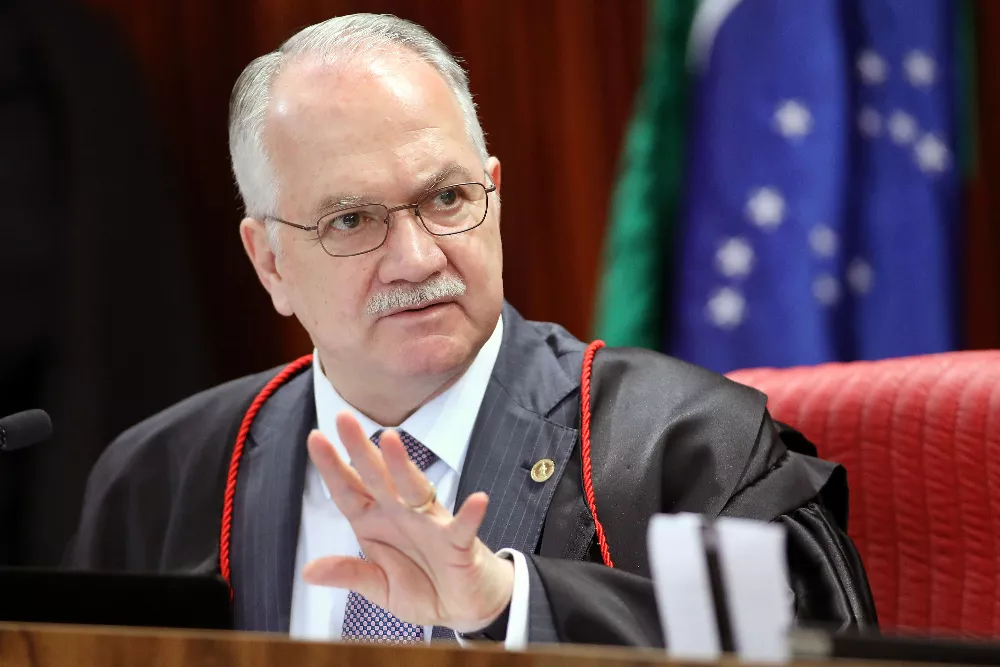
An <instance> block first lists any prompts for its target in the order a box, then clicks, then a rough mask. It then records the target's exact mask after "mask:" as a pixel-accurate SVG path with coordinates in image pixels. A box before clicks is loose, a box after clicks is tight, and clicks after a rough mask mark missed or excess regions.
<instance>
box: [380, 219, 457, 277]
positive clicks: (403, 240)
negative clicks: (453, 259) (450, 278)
mask: <svg viewBox="0 0 1000 667" xmlns="http://www.w3.org/2000/svg"><path fill="white" fill-rule="evenodd" d="M387 222H388V225H389V230H388V234H389V235H388V237H387V238H386V240H385V245H386V253H385V255H384V256H383V257H382V261H381V262H380V263H379V272H378V273H379V280H380V281H381V282H382V283H384V284H389V283H392V282H395V281H397V280H405V281H406V282H410V283H420V282H423V281H425V280H427V279H428V278H430V277H431V276H433V275H434V274H435V273H438V272H440V271H442V270H444V268H445V266H446V265H447V263H448V260H447V258H446V257H445V254H444V252H443V251H442V250H441V248H440V247H439V246H438V243H437V237H436V236H434V235H433V234H431V233H430V232H428V231H427V230H426V229H425V228H424V225H423V223H422V222H421V221H420V218H418V217H417V214H416V211H414V210H413V209H401V210H398V211H393V212H392V213H391V214H390V216H389V220H388V221H387Z"/></svg>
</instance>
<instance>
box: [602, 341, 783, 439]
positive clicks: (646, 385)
mask: <svg viewBox="0 0 1000 667" xmlns="http://www.w3.org/2000/svg"><path fill="white" fill-rule="evenodd" d="M591 382H592V389H591V398H592V403H595V402H596V400H597V398H598V397H600V398H602V399H604V400H615V401H616V402H617V401H620V400H633V399H637V400H639V401H640V402H641V403H646V404H649V403H652V404H655V405H657V406H658V407H659V408H660V409H662V408H663V407H664V406H666V405H670V406H673V407H674V408H675V409H681V408H683V407H691V406H692V405H705V406H709V405H711V406H717V403H718V402H719V401H722V402H724V403H725V404H726V405H728V406H729V409H730V410H732V409H736V408H739V409H741V410H742V411H743V412H745V413H746V416H747V417H749V418H750V419H751V421H753V422H754V427H755V428H756V427H757V426H759V424H760V420H761V418H762V417H763V414H764V409H765V405H766V403H767V397H766V396H765V395H764V394H763V393H761V392H760V391H757V390H756V389H753V388H751V387H748V386H746V385H742V384H739V383H737V382H733V381H732V380H730V379H729V378H727V377H725V376H723V375H720V374H718V373H716V372H714V371H710V370H708V369H706V368H702V367H701V366H695V365H694V364H690V363H687V362H685V361H681V360H680V359H676V358H674V357H671V356H668V355H665V354H661V353H659V352H654V351H652V350H645V349H639V348H627V347H606V348H602V349H601V350H600V351H599V352H598V353H597V354H596V355H595V357H594V368H593V373H592V380H591Z"/></svg>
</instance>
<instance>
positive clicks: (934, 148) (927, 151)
mask: <svg viewBox="0 0 1000 667" xmlns="http://www.w3.org/2000/svg"><path fill="white" fill-rule="evenodd" d="M913 152H914V154H915V155H916V157H917V164H918V165H920V168H921V169H922V170H923V171H925V172H934V173H941V172H942V171H944V170H945V169H947V168H948V163H949V162H950V158H951V155H950V151H949V150H948V147H947V146H946V145H945V143H944V142H943V141H941V140H940V139H938V138H937V137H936V136H934V135H933V134H925V135H924V136H923V137H921V138H920V141H918V142H917V144H916V146H914V147H913Z"/></svg>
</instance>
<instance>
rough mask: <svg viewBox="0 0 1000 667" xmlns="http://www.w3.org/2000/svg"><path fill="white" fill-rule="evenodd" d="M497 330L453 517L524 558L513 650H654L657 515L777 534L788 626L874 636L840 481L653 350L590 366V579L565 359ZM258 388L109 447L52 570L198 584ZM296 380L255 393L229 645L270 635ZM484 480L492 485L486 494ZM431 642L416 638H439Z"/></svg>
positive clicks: (198, 404) (294, 520)
mask: <svg viewBox="0 0 1000 667" xmlns="http://www.w3.org/2000/svg"><path fill="white" fill-rule="evenodd" d="M503 317H504V335H503V343H502V345H501V351H500V355H499V357H498V359H497V363H496V366H495V367H494V371H493V375H492V376H491V379H490V385H489V387H488V389H487V393H486V396H485V397H484V400H483V406H489V407H488V408H486V407H484V408H483V409H481V410H480V414H479V416H478V418H477V422H476V426H475V427H474V429H473V432H472V437H471V438H470V444H469V451H468V454H467V456H466V463H465V468H464V470H463V472H462V477H461V481H460V483H459V490H458V501H457V502H458V503H459V504H460V503H461V502H462V500H463V499H464V498H465V497H467V496H468V495H469V494H470V493H472V492H473V491H476V490H479V488H484V489H488V488H491V487H489V486H488V484H493V485H494V493H493V494H492V495H491V498H494V499H495V502H493V503H491V504H490V509H489V510H488V513H487V517H486V519H485V520H484V524H483V529H482V530H481V531H480V535H481V537H483V540H484V541H485V542H486V544H487V546H489V547H490V548H492V549H499V548H501V547H511V548H516V549H519V550H520V551H522V552H523V553H526V554H527V555H528V562H529V570H530V577H531V589H530V591H531V592H530V596H529V597H530V600H529V614H530V618H531V622H530V625H529V641H531V642H552V641H562V642H577V643H591V644H593V643H609V644H626V645H639V646H649V645H651V646H662V644H663V636H662V632H661V629H660V623H659V620H658V615H657V609H656V604H655V599H654V596H653V591H652V583H651V581H650V579H649V564H648V559H647V554H646V547H645V540H646V526H647V523H648V520H649V518H650V517H651V516H652V515H653V514H656V513H660V512H681V511H685V512H697V513H703V514H705V515H708V516H713V517H714V516H734V517H745V518H753V519H758V520H762V521H778V522H780V523H782V524H783V525H785V526H786V527H787V529H788V559H789V570H790V576H791V586H792V589H793V591H794V593H795V598H796V617H797V620H798V621H799V622H800V623H821V624H824V625H833V626H835V627H841V628H846V627H851V626H874V625H875V624H876V617H875V610H874V605H873V603H872V599H871V593H870V590H869V588H868V583H867V580H866V577H865V574H864V569H863V567H862V565H861V562H860V559H859V557H858V555H857V552H856V551H855V549H854V546H853V544H852V543H851V541H850V540H849V539H848V538H847V536H846V535H845V533H844V530H845V527H846V515H847V486H846V476H845V474H844V471H843V469H842V468H840V467H839V466H836V465H834V464H830V463H827V462H824V461H821V460H819V459H817V458H815V457H814V456H813V454H814V451H813V450H812V448H811V445H809V443H808V442H806V441H805V439H804V438H802V436H801V435H799V434H798V433H796V432H795V431H793V430H791V429H788V428H786V427H782V426H779V425H776V424H775V423H774V422H772V420H771V418H770V416H769V415H768V413H767V411H766V408H765V403H766V399H765V397H764V396H763V395H762V394H761V393H759V392H757V391H756V390H753V389H750V388H748V387H744V386H742V385H738V384H736V383H734V382H731V381H729V380H727V379H726V378H724V377H722V376H719V375H717V374H714V373H711V372H709V371H706V370H704V369H700V368H697V367H694V366H691V365H689V364H685V363H683V362H680V361H678V360H676V359H672V358H670V357H667V356H664V355H660V354H656V353H653V352H648V351H643V350H628V349H604V350H601V351H600V352H599V353H598V354H597V357H596V361H595V365H594V373H593V378H592V390H591V391H592V394H591V407H592V410H593V417H592V434H591V440H592V447H593V452H592V455H593V469H594V482H595V488H596V500H597V508H598V513H599V516H600V518H601V521H602V523H603V525H604V526H605V529H606V531H607V536H608V541H609V543H610V547H611V552H612V555H613V557H614V560H615V566H616V567H615V569H610V568H607V567H605V566H603V565H601V564H600V562H601V560H600V554H599V551H598V549H597V546H596V540H595V530H594V523H593V520H592V517H591V515H590V511H589V509H588V508H587V505H586V502H585V500H584V496H583V484H582V476H581V461H580V441H579V437H578V433H579V425H580V424H579V423H580V382H579V373H580V363H581V360H582V356H583V348H584V345H583V344H582V343H580V341H577V340H576V339H574V338H572V337H571V336H570V335H569V334H568V333H567V332H566V331H565V330H563V329H562V328H561V327H558V326H556V325H551V324H546V323H534V322H527V321H525V320H523V319H522V318H521V317H520V315H518V313H517V312H516V311H515V310H514V309H513V308H511V307H510V306H508V305H505V307H504V313H503ZM276 373H277V369H274V370H271V371H267V372H265V373H261V374H259V375H255V376H251V377H247V378H243V379H240V380H236V381H234V382H230V383H228V384H226V385H222V386H220V387H217V388H215V389H212V390H210V391H208V392H204V393H202V394H199V395H197V396H194V397H192V398H190V399H188V400H187V401H185V402H183V403H181V404H178V405H176V406H174V407H172V408H170V409H168V410H166V411H165V412H163V413H160V414H159V415H156V416H155V417H153V418H151V419H149V420H147V421H146V422H143V423H142V424H139V425H138V426H136V427H134V428H132V429H131V430H129V431H128V432H126V433H125V434H123V435H122V436H121V437H120V438H119V439H118V440H117V441H116V442H115V443H113V444H112V445H111V447H109V449H108V451H107V452H106V454H105V455H104V457H103V458H102V459H101V461H100V462H99V463H98V465H97V466H96V467H95V470H94V472H93V474H92V476H91V479H90V482H89V485H88V491H87V497H86V501H85V504H84V507H83V511H82V518H81V523H80V527H79V532H78V534H77V536H76V539H75V540H74V543H73V544H72V545H71V549H70V551H69V553H68V565H69V566H70V567H75V568H85V569H105V570H127V571H154V572H177V571H182V572H200V573H206V574H210V573H217V572H218V569H219V563H218V558H219V551H218V547H219V528H220V521H221V519H220V517H221V511H222V497H223V490H224V488H225V480H226V473H227V469H228V465H229V457H230V453H231V450H232V447H233V443H234V442H235V438H236V432H237V430H238V428H239V425H240V421H241V420H242V418H243V415H244V413H245V411H246V409H247V408H248V406H249V405H250V403H251V402H252V400H253V398H254V397H255V395H256V394H257V393H258V392H259V391H260V389H261V388H262V387H263V386H264V385H265V384H266V383H267V381H268V380H269V379H270V378H272V377H273V376H274V375H275V374H276ZM311 373H312V370H311V368H310V369H307V370H305V371H303V372H302V373H300V374H299V375H298V376H297V377H295V378H293V379H291V380H290V381H289V382H288V383H287V384H286V385H285V386H284V387H283V388H282V389H281V390H279V391H278V392H277V393H275V395H274V396H273V397H272V398H271V399H270V400H269V401H268V402H267V403H266V404H265V407H264V409H262V410H261V412H260V413H259V414H258V416H257V419H256V420H255V425H254V428H253V429H251V437H250V438H249V439H248V453H247V454H245V459H244V460H245V461H246V462H245V463H244V465H243V466H241V469H240V478H239V479H240V483H239V485H238V487H237V507H236V511H235V515H236V516H237V517H241V518H240V519H238V520H236V522H235V524H234V541H233V581H234V589H235V591H236V602H235V605H236V625H237V627H238V628H244V629H253V630H271V631H287V630H288V624H289V614H290V598H291V589H292V579H293V577H294V562H295V548H296V542H297V535H298V525H299V518H300V511H301V494H302V484H303V478H304V472H305V463H306V454H305V436H306V434H307V433H308V431H309V429H311V428H313V427H315V423H316V421H315V404H314V397H313V393H312V378H311ZM505 415H506V416H505ZM505 419H506V420H507V421H504V420H505ZM498 420H499V421H498ZM258 423H259V424H258ZM498 424H499V428H498V427H497V425H498ZM498 431H506V432H507V435H505V437H506V438H507V440H509V441H511V442H512V443H513V444H512V445H510V446H511V447H514V448H520V449H517V450H516V452H517V453H509V454H507V453H503V456H501V457H499V458H500V459H501V460H500V461H499V465H501V466H503V468H502V470H503V472H502V474H491V475H490V477H491V480H490V481H489V482H487V481H484V480H482V478H483V475H482V467H483V466H484V465H485V462H487V461H493V462H494V463H493V464H494V465H495V464H496V460H497V458H498V457H497V456H495V455H496V454H497V452H496V451H494V450H493V449H491V448H495V447H499V446H500V445H497V444H496V443H497V442H500V441H502V439H500V440H498V439H497V437H496V433H497V432H498ZM510 433H514V434H515V436H516V437H515V436H511V435H510ZM525 442H527V443H528V444H527V445H524V444H523V443H525ZM504 446H507V445H504ZM511 451H512V452H514V450H511ZM491 455H492V456H491ZM543 456H544V457H550V458H553V460H554V461H555V462H556V472H555V474H554V475H553V477H552V479H551V485H549V486H546V485H532V484H531V483H530V482H527V481H525V480H526V479H527V477H526V475H528V474H529V470H530V467H531V463H532V462H533V461H535V460H538V459H539V458H541V457H543ZM496 479H503V480H507V479H510V480H511V482H510V483H509V486H508V487H506V488H501V489H500V491H503V493H502V494H501V493H497V489H496V488H495V485H496V482H495V480H496ZM477 487H478V488H477ZM513 487H516V488H514V490H513V491H511V492H510V493H507V491H508V490H510V489H511V488H513ZM497 496H502V497H501V498H500V499H499V500H496V498H497ZM509 498H511V499H512V500H511V499H509ZM511 503H520V504H511ZM456 506H457V505H456ZM511 512H515V513H516V515H517V516H518V517H521V518H519V520H518V523H513V522H512V520H511V516H512V515H511ZM536 519H537V520H536ZM237 533H240V534H241V536H240V538H239V539H237V538H236V537H235V535H236V534H237ZM247 545H249V546H247ZM264 570H266V571H264ZM268 587H269V588H270V590H265V589H267V588H268ZM264 607H267V608H266V609H264ZM439 630H442V629H435V633H434V634H435V637H445V636H447V634H448V633H447V632H439Z"/></svg>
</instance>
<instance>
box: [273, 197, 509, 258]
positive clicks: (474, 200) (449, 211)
mask: <svg viewBox="0 0 1000 667" xmlns="http://www.w3.org/2000/svg"><path fill="white" fill-rule="evenodd" d="M496 189H497V188H496V186H495V185H493V184H492V183H491V184H490V185H489V186H485V185H483V184H482V183H457V184H455V185H449V186H446V187H443V188H437V189H436V190H431V191H430V192H427V193H425V194H424V195H422V196H421V197H420V199H418V200H417V201H416V202H414V203H412V204H403V205H401V206H394V207H392V208H389V207H388V206H385V205H383V204H365V205H363V206H353V207H351V208H344V209H338V210H336V211H332V212H330V213H327V214H325V215H324V216H323V217H322V218H320V219H319V222H317V223H316V224H315V225H312V226H305V225H298V224H295V223H294V222H288V221H287V220H282V219H281V218H277V217H274V216H268V218H269V219H271V220H274V221H275V222H280V223H282V224H284V225H288V226H290V227H295V228H296V229H301V230H304V231H307V232H316V236H317V238H318V239H319V243H320V245H321V246H322V247H323V250H324V251H325V252H326V254H328V255H330V256H332V257H352V256H354V255H363V254H365V253H367V252H372V251H373V250H378V249H379V248H381V247H382V244H383V243H385V240H386V239H387V238H388V237H389V219H390V217H391V216H392V214H393V213H395V212H396V211H403V210H406V209H413V214H414V215H415V216H417V219H418V220H420V224H422V225H423V226H424V229H426V230H427V231H428V233H430V234H433V235H434V236H451V235H452V234H461V233H462V232H467V231H470V230H472V229H475V228H476V227H478V226H479V225H481V224H483V221H484V220H486V214H487V212H488V211H489V203H490V200H489V194H490V193H491V192H494V191H495V190H496Z"/></svg>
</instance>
